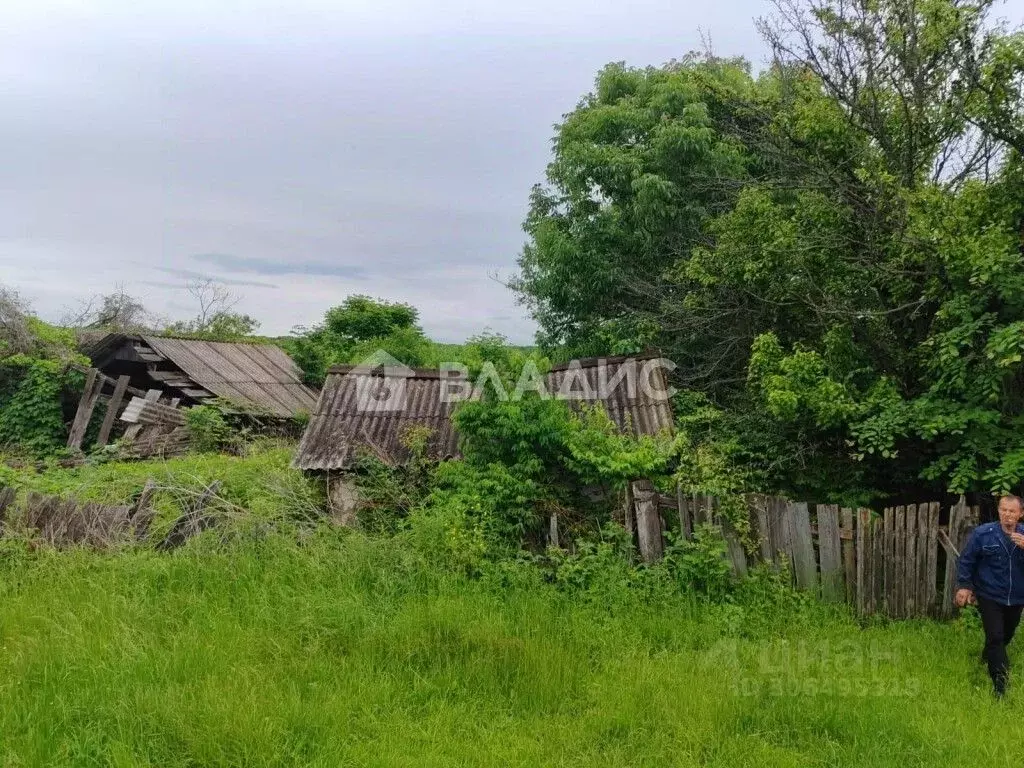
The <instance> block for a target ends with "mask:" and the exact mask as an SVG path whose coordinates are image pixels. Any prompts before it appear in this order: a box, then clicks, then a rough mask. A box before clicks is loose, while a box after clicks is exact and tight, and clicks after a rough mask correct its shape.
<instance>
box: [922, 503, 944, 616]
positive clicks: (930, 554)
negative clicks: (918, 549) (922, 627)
mask: <svg viewBox="0 0 1024 768" xmlns="http://www.w3.org/2000/svg"><path fill="white" fill-rule="evenodd" d="M939 512H940V506H939V502H937V501H933V502H932V503H931V504H929V505H928V529H927V531H926V534H925V567H924V602H925V605H927V606H928V609H929V611H932V612H934V611H935V610H936V608H937V607H938V606H937V605H936V604H935V601H936V599H937V597H938V591H939V586H938V579H939V546H938V544H939Z"/></svg>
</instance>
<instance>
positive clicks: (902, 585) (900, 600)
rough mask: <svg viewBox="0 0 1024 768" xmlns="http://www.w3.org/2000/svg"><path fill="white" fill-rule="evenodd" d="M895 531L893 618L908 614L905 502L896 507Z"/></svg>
mask: <svg viewBox="0 0 1024 768" xmlns="http://www.w3.org/2000/svg"><path fill="white" fill-rule="evenodd" d="M893 532H894V535H895V537H896V542H895V550H894V552H893V557H894V558H895V569H896V570H895V573H896V575H895V579H896V582H895V584H894V585H893V586H894V587H895V591H894V593H893V605H894V606H895V608H896V611H895V613H893V614H892V616H893V618H897V619H901V618H904V617H905V616H906V608H907V606H906V599H907V557H906V553H907V508H906V506H904V505H903V504H899V505H897V507H896V519H895V520H894V521H893Z"/></svg>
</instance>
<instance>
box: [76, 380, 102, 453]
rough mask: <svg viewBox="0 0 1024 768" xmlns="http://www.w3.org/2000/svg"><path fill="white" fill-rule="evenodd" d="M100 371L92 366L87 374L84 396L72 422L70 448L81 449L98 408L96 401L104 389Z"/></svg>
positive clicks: (79, 402)
mask: <svg viewBox="0 0 1024 768" xmlns="http://www.w3.org/2000/svg"><path fill="white" fill-rule="evenodd" d="M98 374H99V371H97V370H96V369H95V368H90V369H89V372H88V373H86V374H85V386H84V387H83V388H82V397H81V398H80V399H79V401H78V410H77V411H75V419H74V421H72V422H71V429H70V430H69V431H68V443H67V445H68V448H71V449H72V450H76V451H77V450H81V448H82V440H83V439H84V438H85V431H86V430H87V429H88V428H89V420H90V419H91V418H92V412H93V410H94V409H95V408H96V401H97V400H98V399H99V396H100V391H101V390H102V389H103V380H102V379H101V378H99V375H98Z"/></svg>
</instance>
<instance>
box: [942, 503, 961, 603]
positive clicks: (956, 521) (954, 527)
mask: <svg viewBox="0 0 1024 768" xmlns="http://www.w3.org/2000/svg"><path fill="white" fill-rule="evenodd" d="M966 513H967V501H966V499H965V498H964V497H963V496H961V497H960V500H959V501H958V502H957V503H956V504H954V505H953V506H952V507H951V508H950V510H949V524H948V525H947V526H946V537H947V538H948V540H949V541H950V543H951V544H952V545H953V546H956V548H957V550H958V551H959V549H960V547H959V545H958V543H957V541H956V538H957V534H956V532H957V531H958V530H959V529H960V525H961V521H962V519H963V517H964V515H965V514H966ZM956 569H957V556H956V555H954V554H953V553H952V552H950V551H948V550H947V552H946V573H945V577H944V579H943V590H942V608H941V610H940V611H939V613H940V614H941V615H942V616H943V617H944V618H949V617H950V616H952V615H953V607H954V606H953V597H954V594H955V592H956Z"/></svg>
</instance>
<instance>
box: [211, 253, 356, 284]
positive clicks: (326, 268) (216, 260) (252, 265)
mask: <svg viewBox="0 0 1024 768" xmlns="http://www.w3.org/2000/svg"><path fill="white" fill-rule="evenodd" d="M192 258H193V259H194V260H195V261H201V262H205V263H207V264H212V265H213V266H215V267H219V268H221V269H226V270H233V271H238V272H252V273H254V274H258V275H313V276H320V277H340V278H344V279H346V280H365V279H366V270H365V269H364V268H363V267H359V266H352V265H349V264H324V263H323V262H319V261H280V260H274V259H261V258H256V257H253V256H235V255H233V254H230V253H198V254H196V255H195V256H193V257H192Z"/></svg>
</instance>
